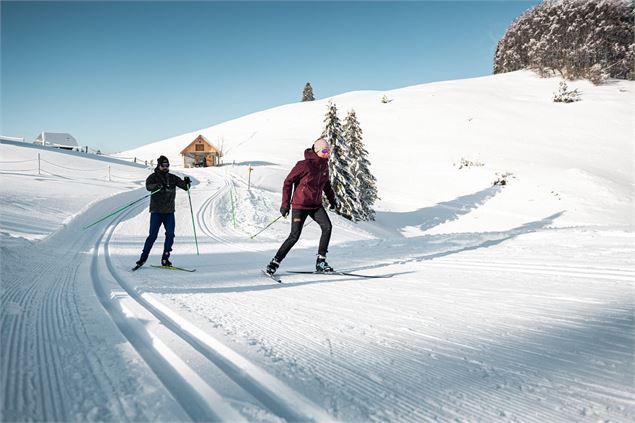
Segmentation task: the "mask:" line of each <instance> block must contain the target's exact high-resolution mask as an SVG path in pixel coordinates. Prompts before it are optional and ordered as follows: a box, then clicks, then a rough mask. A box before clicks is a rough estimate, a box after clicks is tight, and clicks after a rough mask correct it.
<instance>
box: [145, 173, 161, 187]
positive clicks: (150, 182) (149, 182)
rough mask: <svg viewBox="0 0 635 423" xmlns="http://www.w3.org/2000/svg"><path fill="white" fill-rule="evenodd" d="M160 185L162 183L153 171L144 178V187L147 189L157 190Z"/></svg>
mask: <svg viewBox="0 0 635 423" xmlns="http://www.w3.org/2000/svg"><path fill="white" fill-rule="evenodd" d="M161 186H163V184H162V183H161V182H160V181H158V180H157V175H156V174H154V173H153V174H152V175H150V176H148V177H147V178H146V189H147V190H148V191H150V192H154V191H156V190H158V189H159V188H161Z"/></svg>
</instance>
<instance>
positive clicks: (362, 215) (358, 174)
mask: <svg viewBox="0 0 635 423" xmlns="http://www.w3.org/2000/svg"><path fill="white" fill-rule="evenodd" d="M343 135H344V139H345V140H346V143H347V145H348V148H349V152H350V157H351V159H352V160H351V164H350V168H349V170H350V174H351V176H352V178H353V179H352V181H351V185H352V186H353V191H354V195H355V209H354V210H353V215H352V217H353V220H355V221H357V220H375V210H373V204H374V203H375V201H377V186H376V181H377V180H376V179H375V177H374V176H373V175H372V174H371V173H370V169H369V167H370V162H369V161H368V158H367V156H368V152H367V151H366V149H365V148H364V143H363V141H362V128H360V126H359V122H358V121H357V116H356V115H355V111H354V110H351V111H350V112H348V115H347V116H346V119H345V120H344V132H343Z"/></svg>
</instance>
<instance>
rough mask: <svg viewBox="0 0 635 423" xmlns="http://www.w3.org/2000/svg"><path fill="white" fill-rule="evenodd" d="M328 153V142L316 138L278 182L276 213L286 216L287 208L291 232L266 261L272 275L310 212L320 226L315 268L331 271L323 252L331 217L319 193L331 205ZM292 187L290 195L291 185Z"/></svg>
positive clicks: (333, 202)
mask: <svg viewBox="0 0 635 423" xmlns="http://www.w3.org/2000/svg"><path fill="white" fill-rule="evenodd" d="M330 153H331V148H330V146H329V143H328V142H327V141H326V140H325V139H323V138H319V139H318V140H316V141H315V142H314V143H313V147H312V148H307V149H306V150H304V160H301V161H299V162H298V163H296V165H295V166H294V167H293V169H291V172H289V175H287V177H286V179H285V180H284V184H283V185H282V205H281V206H280V214H282V216H284V217H287V216H288V215H289V209H290V208H291V207H292V208H293V210H292V212H291V233H290V234H289V237H288V238H287V239H286V240H285V241H284V242H283V243H282V246H280V249H279V250H278V252H277V253H276V255H275V257H274V258H273V259H272V260H271V262H270V263H269V264H268V265H267V273H268V274H270V275H273V274H274V273H275V272H276V270H278V266H280V263H281V262H282V260H283V259H284V258H285V257H286V255H287V254H288V253H289V251H290V250H291V248H292V247H293V246H294V245H295V243H296V242H298V239H300V234H301V233H302V227H303V226H304V221H305V220H306V218H307V217H308V216H311V218H312V219H313V220H315V221H316V222H317V223H318V224H319V225H320V228H321V229H322V235H321V236H320V245H319V248H318V256H317V260H316V262H315V270H316V271H318V272H332V271H333V268H332V267H331V266H329V265H328V263H327V262H326V252H327V251H328V246H329V241H330V240H331V228H332V225H331V220H330V219H329V216H328V214H327V213H326V210H324V207H323V206H322V193H324V194H326V198H328V200H329V203H330V204H331V208H332V209H334V208H335V206H336V204H337V203H336V201H335V193H334V192H333V188H331V181H330V177H329V166H328V158H329V154H330ZM292 188H293V196H291V189H292Z"/></svg>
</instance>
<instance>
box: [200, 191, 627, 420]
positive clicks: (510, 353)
mask: <svg viewBox="0 0 635 423" xmlns="http://www.w3.org/2000/svg"><path fill="white" fill-rule="evenodd" d="M217 197H218V196H217V195H213V196H211V197H209V198H208V199H207V200H206V201H205V202H204V203H203V205H202V206H201V213H199V214H198V221H199V226H201V227H203V228H205V230H204V232H205V233H206V234H207V235H208V236H209V237H210V238H212V239H214V240H218V241H220V242H223V243H226V244H230V243H231V241H229V240H227V239H224V238H223V237H221V236H220V235H218V234H220V233H223V232H224V231H223V230H222V229H223V228H222V225H219V224H213V225H212V227H213V229H212V227H210V226H209V224H208V222H206V219H205V216H206V215H207V214H208V213H207V209H209V208H211V209H212V210H213V208H214V204H213V202H214V200H215V199H216V198H217ZM209 214H210V217H211V220H212V222H214V219H213V218H212V211H210V213H209ZM437 260H438V263H439V265H440V266H444V265H446V264H458V265H459V266H461V265H462V266H463V268H466V267H468V266H479V267H480V268H484V269H483V270H497V271H498V270H513V271H528V272H529V273H539V274H541V275H546V276H553V275H558V273H560V275H562V274H564V276H575V277H586V278H602V279H612V280H615V279H618V280H627V281H630V280H632V278H633V272H632V271H631V270H630V269H628V268H608V267H592V266H587V265H585V266H559V265H548V264H547V265H545V264H534V263H508V264H504V265H501V264H500V263H483V262H474V261H468V260H466V261H464V262H458V261H454V262H452V263H449V261H448V263H446V260H444V259H437ZM435 264H436V263H435ZM457 267H458V266H457ZM561 269H565V272H562V270H561ZM555 270H560V272H556V271H555ZM231 301H233V302H234V306H237V305H238V304H235V302H236V301H240V300H239V299H237V298H235V297H233V298H232V299H231ZM450 303H453V301H450ZM373 305H374V304H373ZM243 306H244V305H243ZM374 306H375V305H374ZM235 308H237V307H235ZM299 308H301V307H297V308H296V309H299ZM353 309H355V307H353ZM342 311H344V310H341V309H340V310H339V312H340V313H341V312H342ZM545 311H546V310H541V309H540V308H538V309H536V310H534V313H535V315H536V318H538V319H540V318H541V317H542V318H544V317H545V314H544V312H545ZM338 315H339V314H338ZM525 317H526V316H525ZM413 319H414V317H413ZM564 320H567V322H566V324H565V325H563V324H562V323H563V321H564ZM584 325H587V326H589V325H590V326H597V327H598V328H601V329H606V325H603V322H602V321H591V322H590V321H584V320H575V319H567V318H566V317H564V316H562V315H553V316H552V321H550V322H548V326H546V327H545V328H544V330H532V329H530V328H527V327H526V326H523V325H508V326H507V325H503V326H502V327H501V328H500V329H499V330H501V331H503V330H505V331H513V330H515V329H522V330H525V331H526V332H529V333H532V334H533V335H534V336H542V337H547V338H546V339H549V340H550V341H551V340H552V339H556V340H567V341H571V340H570V339H569V338H566V337H564V336H558V335H554V334H552V333H550V331H549V329H550V328H551V327H552V326H555V327H563V326H569V327H570V329H576V328H580V327H582V326H584ZM327 326H328V325H327ZM623 327H624V328H625V329H628V328H630V327H631V326H629V325H628V322H626V321H625V322H624V326H623ZM267 329H268V328H267V327H261V326H259V325H258V324H256V323H254V322H250V323H248V324H246V325H245V328H244V330H246V331H247V333H266V332H267ZM278 329H280V328H278ZM383 329H384V330H386V331H388V332H390V331H391V329H390V328H383ZM392 331H393V332H395V331H396V330H394V329H392ZM613 331H614V332H616V333H618V334H619V332H618V331H617V329H615V328H613ZM319 332H323V331H322V330H321V329H320V328H317V329H316V330H314V333H312V334H311V335H312V336H311V337H312V338H319V336H320V333H319ZM268 335H270V336H273V337H274V338H278V339H281V340H282V342H280V343H279V345H285V346H287V347H286V348H284V349H280V350H279V351H280V352H281V353H283V354H284V355H288V356H291V357H298V356H302V357H303V358H305V359H306V361H307V362H308V363H312V366H311V367H314V368H316V369H317V368H320V367H321V368H323V369H327V370H326V371H323V372H322V373H321V374H322V375H323V376H326V377H327V379H330V380H338V377H341V375H342V374H343V373H347V374H348V377H344V379H346V380H348V381H349V382H348V384H347V385H346V388H344V390H345V391H348V392H347V393H348V394H349V395H350V397H351V398H350V399H351V400H352V401H353V402H358V401H359V398H365V399H368V400H372V399H373V397H374V396H376V395H377V394H378V393H379V394H381V391H382V387H381V386H379V387H377V386H375V385H374V381H373V380H372V379H370V378H369V377H367V375H366V374H364V373H360V371H359V370H357V369H356V368H354V367H348V366H344V365H341V363H335V364H334V363H332V362H331V361H330V360H329V357H328V356H327V357H325V355H324V353H323V352H322V351H323V350H324V345H322V344H321V343H319V342H317V341H315V340H314V339H311V340H310V342H305V343H303V345H302V346H301V347H299V348H290V347H289V346H290V345H294V342H295V341H297V339H299V338H300V339H301V338H306V337H307V333H306V331H296V332H294V331H293V329H292V328H289V327H286V328H285V330H277V331H276V333H275V334H268ZM285 335H288V336H285ZM455 335H456V336H457V337H459V338H460V339H466V337H467V339H470V336H469V334H466V333H462V334H455ZM458 335H462V336H458ZM487 336H488V334H487V333H483V334H482V337H483V338H484V339H487ZM264 338H265V339H267V336H264ZM472 338H473V336H472ZM340 339H341V338H340ZM397 339H398V338H397ZM347 341H348V342H349V343H350V344H352V348H353V349H354V350H355V351H357V352H358V356H359V357H362V358H364V359H365V360H369V359H372V357H373V354H374V352H373V351H371V350H370V349H369V348H366V345H365V344H363V343H355V341H354V339H352V338H349V339H348V340H347ZM585 342H587V341H586V340H585ZM589 342H592V341H589ZM329 344H330V341H329ZM444 345H451V346H450V347H448V348H444V347H443V346H444ZM620 345H622V346H623V343H622V342H618V341H615V344H614V346H615V347H618V346H620ZM609 346H612V345H611V344H610V343H609ZM434 347H435V354H436V355H441V356H446V357H448V358H450V359H451V360H454V361H460V360H463V359H465V356H466V355H467V354H462V353H464V352H465V351H464V350H460V349H458V350H457V347H459V348H464V349H465V348H467V349H468V350H472V351H476V352H478V353H480V354H481V355H483V354H485V352H484V351H483V350H481V349H479V348H474V347H470V346H468V345H466V344H456V343H454V342H452V341H449V340H444V339H440V338H437V339H436V343H435V345H434ZM537 347H538V348H537ZM347 348H349V349H350V348H351V346H348V347H347ZM331 349H332V347H331ZM404 350H406V351H408V350H410V351H411V352H412V353H416V352H419V353H420V350H417V349H416V348H414V347H413V348H409V345H408V344H407V343H404V344H402V345H399V348H398V350H397V351H399V352H400V353H403V351H404ZM518 351H519V349H518V348H516V347H514V346H505V347H503V348H502V351H501V353H500V354H501V355H502V358H503V359H505V360H506V362H507V363H509V364H508V365H507V366H506V367H498V366H496V365H493V364H491V363H490V364H485V363H481V364H480V365H479V368H478V369H476V370H474V371H481V370H483V369H486V370H487V371H489V372H495V373H497V374H512V373H513V374H515V375H516V376H517V377H518V378H519V379H520V380H523V378H526V376H527V374H528V373H529V374H538V373H539V372H540V371H541V369H540V368H539V367H535V366H533V367H532V366H528V365H527V364H522V365H518V366H516V367H519V370H515V371H514V370H512V369H513V367H514V366H513V365H511V364H513V363H514V362H515V357H516V356H517V354H518ZM520 351H521V352H522V353H523V354H525V355H527V356H529V357H535V358H538V359H539V360H550V361H552V362H553V361H554V360H557V361H560V362H562V363H563V364H566V365H575V364H576V361H574V360H572V359H569V358H566V357H569V355H568V354H567V355H566V356H565V357H562V358H561V357H558V356H556V355H554V354H553V352H551V351H542V349H541V348H539V346H538V345H536V344H531V348H521V349H520ZM620 353H621V354H623V355H624V359H625V360H627V359H628V355H627V354H628V352H627V351H620ZM331 354H332V350H331ZM398 358H399V354H398V355H395V356H394V357H389V358H388V360H394V359H398ZM335 367H337V369H335ZM399 369H400V371H399V372H393V376H397V377H393V378H392V380H391V381H388V380H384V382H390V383H391V386H392V387H393V389H394V388H396V387H398V384H399V381H400V380H404V379H403V378H404V377H406V380H407V376H408V375H410V374H416V372H417V371H420V363H416V362H413V363H412V364H410V363H408V364H406V363H400V366H399ZM362 372H363V370H362ZM584 375H588V376H589V377H590V378H591V380H597V378H598V377H599V378H602V379H603V383H605V384H608V383H609V382H610V380H606V372H600V374H596V371H594V370H590V371H587V370H584V371H581V373H580V376H582V377H583V376H584ZM333 376H337V377H335V378H334V377H333ZM428 377H429V378H430V380H431V381H432V382H434V381H435V380H437V381H438V380H443V378H447V377H450V378H452V377H456V378H461V377H464V370H463V369H461V368H460V367H459V368H456V369H455V368H453V367H451V368H450V369H448V368H443V369H440V370H436V369H431V371H430V372H429V374H428ZM568 379H569V377H568V375H567V372H566V371H558V372H556V373H555V374H553V375H551V376H550V379H549V381H548V382H549V383H548V385H549V386H547V385H535V386H531V385H530V386H529V389H534V388H535V389H537V390H538V391H543V390H549V389H553V388H551V385H555V384H558V385H561V386H567V383H568V384H569V386H568V389H570V390H572V391H573V392H572V394H571V395H569V396H568V397H567V398H565V399H561V401H565V402H566V401H569V402H573V403H576V404H578V406H579V407H583V406H585V405H587V406H588V405H589V404H588V403H585V401H584V400H581V399H579V397H580V394H582V393H583V391H584V389H583V388H582V387H581V386H579V384H577V383H573V384H572V383H570V381H569V380H568ZM554 380H555V381H556V382H554ZM476 385H477V387H478V388H479V389H480V390H481V391H480V392H487V391H488V389H491V386H489V385H488V384H487V383H478V382H477V383H476ZM473 386H474V383H473V382H472V385H471V387H473ZM351 389H353V392H352V393H351V392H350V390H351ZM519 389H521V390H522V389H523V386H522V385H520V386H519ZM525 389H527V386H525ZM397 391H399V390H398V389H397ZM457 391H458V392H460V393H461V395H462V396H463V397H469V393H470V392H469V390H461V389H457ZM536 395H537V399H538V400H543V398H541V397H540V394H539V393H538V394H535V395H534V396H536ZM482 399H483V400H485V401H487V403H488V406H487V407H486V408H482V407H483V405H482V404H481V403H480V402H479V403H476V402H473V401H469V400H465V399H463V404H464V405H469V408H470V410H471V412H472V413H475V414H476V415H477V416H478V418H480V419H484V420H488V419H491V418H492V417H493V416H497V414H496V412H497V410H506V409H509V408H510V404H512V409H513V410H515V414H517V413H518V412H519V411H522V412H523V414H521V415H523V416H524V419H525V420H526V421H535V422H542V421H544V417H545V415H546V414H548V415H549V416H550V418H552V419H554V420H558V419H561V418H562V416H561V414H560V413H559V408H560V406H559V405H558V400H553V399H550V398H548V399H547V401H546V402H548V403H552V402H553V403H554V404H552V406H551V407H549V408H545V407H543V408H541V413H540V414H539V415H538V416H536V417H535V418H534V417H533V416H534V414H535V410H534V409H533V407H532V404H531V402H528V401H524V400H523V401H518V400H516V401H511V402H510V398H492V397H491V396H488V397H487V398H482ZM493 399H494V401H492V400H493ZM361 402H362V403H363V402H364V400H361ZM392 404H393V406H394V407H395V408H396V409H397V410H400V411H401V412H403V411H404V410H408V413H406V415H404V414H402V415H401V416H400V417H401V418H406V417H407V420H404V421H421V419H423V420H426V421H427V420H429V416H428V415H427V414H426V413H417V411H420V399H417V398H414V399H413V400H412V401H408V400H403V399H401V398H393V402H392ZM594 405H596V406H597V407H599V408H601V407H602V404H594ZM441 408H442V410H441V411H440V413H441V415H445V416H447V415H448V414H447V413H448V411H449V410H448V409H447V408H446V407H443V405H441ZM449 414H454V413H452V412H450V413H449ZM455 417H457V418H460V416H457V415H455ZM497 417H499V416H497ZM411 418H412V420H410V419H411Z"/></svg>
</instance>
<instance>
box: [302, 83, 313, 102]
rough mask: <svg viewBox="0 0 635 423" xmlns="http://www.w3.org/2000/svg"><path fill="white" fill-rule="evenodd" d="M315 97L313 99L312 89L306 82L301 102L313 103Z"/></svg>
mask: <svg viewBox="0 0 635 423" xmlns="http://www.w3.org/2000/svg"><path fill="white" fill-rule="evenodd" d="M313 100H315V97H313V87H312V86H311V83H310V82H307V83H306V85H305V86H304V91H302V101H313Z"/></svg>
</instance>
